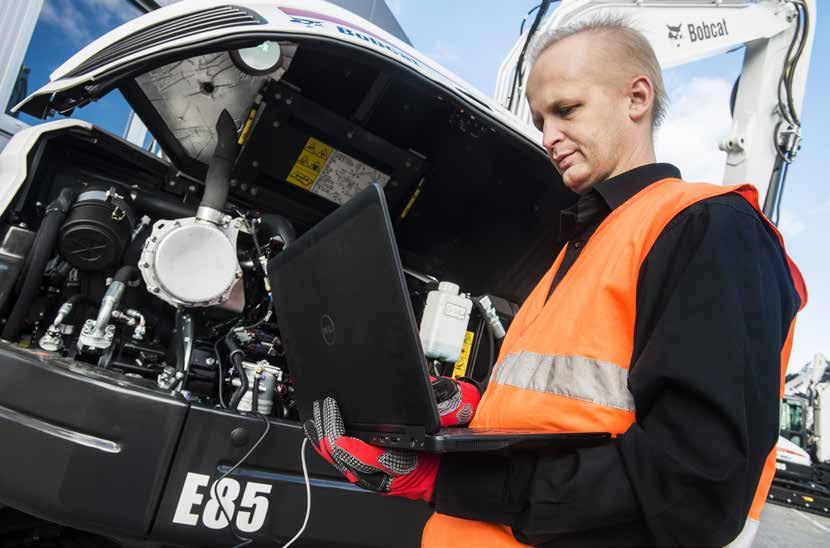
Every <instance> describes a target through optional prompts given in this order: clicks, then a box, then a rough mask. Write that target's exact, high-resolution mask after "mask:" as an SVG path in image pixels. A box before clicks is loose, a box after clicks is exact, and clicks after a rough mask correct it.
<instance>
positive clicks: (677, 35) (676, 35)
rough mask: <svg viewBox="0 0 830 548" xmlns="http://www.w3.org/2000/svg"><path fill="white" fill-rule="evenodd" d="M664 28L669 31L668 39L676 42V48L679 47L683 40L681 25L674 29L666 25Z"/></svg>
mask: <svg viewBox="0 0 830 548" xmlns="http://www.w3.org/2000/svg"><path fill="white" fill-rule="evenodd" d="M666 28H667V29H669V39H670V40H676V41H677V42H678V44H677V47H680V40H681V39H682V38H683V23H680V24H679V25H677V26H676V27H673V26H671V25H666Z"/></svg>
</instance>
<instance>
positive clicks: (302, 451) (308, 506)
mask: <svg viewBox="0 0 830 548" xmlns="http://www.w3.org/2000/svg"><path fill="white" fill-rule="evenodd" d="M307 442H308V439H307V438H303V444H302V445H301V446H300V461H301V462H302V463H303V479H305V500H306V505H305V519H304V520H303V525H302V527H300V530H299V531H297V534H296V535H294V537H293V538H292V539H291V540H289V541H288V542H287V543H285V544H283V546H282V548H288V547H289V546H291V545H292V544H294V541H296V540H297V539H298V538H300V535H302V534H303V532H304V531H305V526H306V525H308V518H309V517H310V516H311V482H310V481H309V479H308V466H307V465H306V463H305V446H306V443H307Z"/></svg>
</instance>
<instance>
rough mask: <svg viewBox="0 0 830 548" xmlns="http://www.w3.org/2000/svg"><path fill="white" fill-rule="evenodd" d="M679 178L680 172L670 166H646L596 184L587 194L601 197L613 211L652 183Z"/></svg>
mask: <svg viewBox="0 0 830 548" xmlns="http://www.w3.org/2000/svg"><path fill="white" fill-rule="evenodd" d="M680 178H681V177H680V170H679V169H677V168H676V167H675V166H673V165H672V164H646V165H644V166H640V167H635V168H634V169H632V170H629V171H626V172H625V173H620V174H619V175H615V176H614V177H611V178H610V179H606V180H604V181H602V182H601V183H597V184H595V185H594V187H593V188H592V189H591V191H589V192H588V193H589V194H590V193H591V192H594V191H595V192H596V193H597V194H599V195H600V196H602V199H603V200H604V201H605V203H606V204H607V205H608V207H609V208H610V209H611V211H613V210H615V209H617V208H618V207H620V206H621V205H623V204H624V203H625V202H626V201H628V200H629V199H631V198H633V197H634V195H635V194H637V193H638V192H640V191H641V190H643V189H644V188H646V187H647V186H649V185H651V184H652V183H656V182H657V181H661V180H663V179H680Z"/></svg>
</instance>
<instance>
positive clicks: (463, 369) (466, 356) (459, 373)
mask: <svg viewBox="0 0 830 548" xmlns="http://www.w3.org/2000/svg"><path fill="white" fill-rule="evenodd" d="M473 338H474V335H473V332H472V331H467V332H466V333H464V345H463V346H462V347H461V357H460V358H458V361H457V362H455V366H454V367H453V368H452V378H454V379H457V378H458V377H463V376H464V375H465V374H466V373H467V362H469V361H470V349H471V348H472V347H473Z"/></svg>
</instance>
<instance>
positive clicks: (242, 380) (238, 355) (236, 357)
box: [225, 338, 248, 409]
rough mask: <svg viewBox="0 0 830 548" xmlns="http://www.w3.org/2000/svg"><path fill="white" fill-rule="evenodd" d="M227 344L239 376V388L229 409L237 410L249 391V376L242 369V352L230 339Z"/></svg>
mask: <svg viewBox="0 0 830 548" xmlns="http://www.w3.org/2000/svg"><path fill="white" fill-rule="evenodd" d="M225 344H226V345H227V347H228V353H229V354H230V359H231V363H232V364H233V368H234V369H235V370H236V374H237V375H238V376H239V388H237V389H236V390H234V392H233V395H232V396H231V401H230V402H228V407H230V408H231V409H236V407H237V406H238V405H239V402H240V400H241V399H242V396H244V395H245V392H247V391H248V376H247V375H245V369H244V368H243V367H242V350H241V349H240V348H239V346H237V345H236V343H235V342H233V341H232V340H231V339H230V338H228V339H226V340H225Z"/></svg>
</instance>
